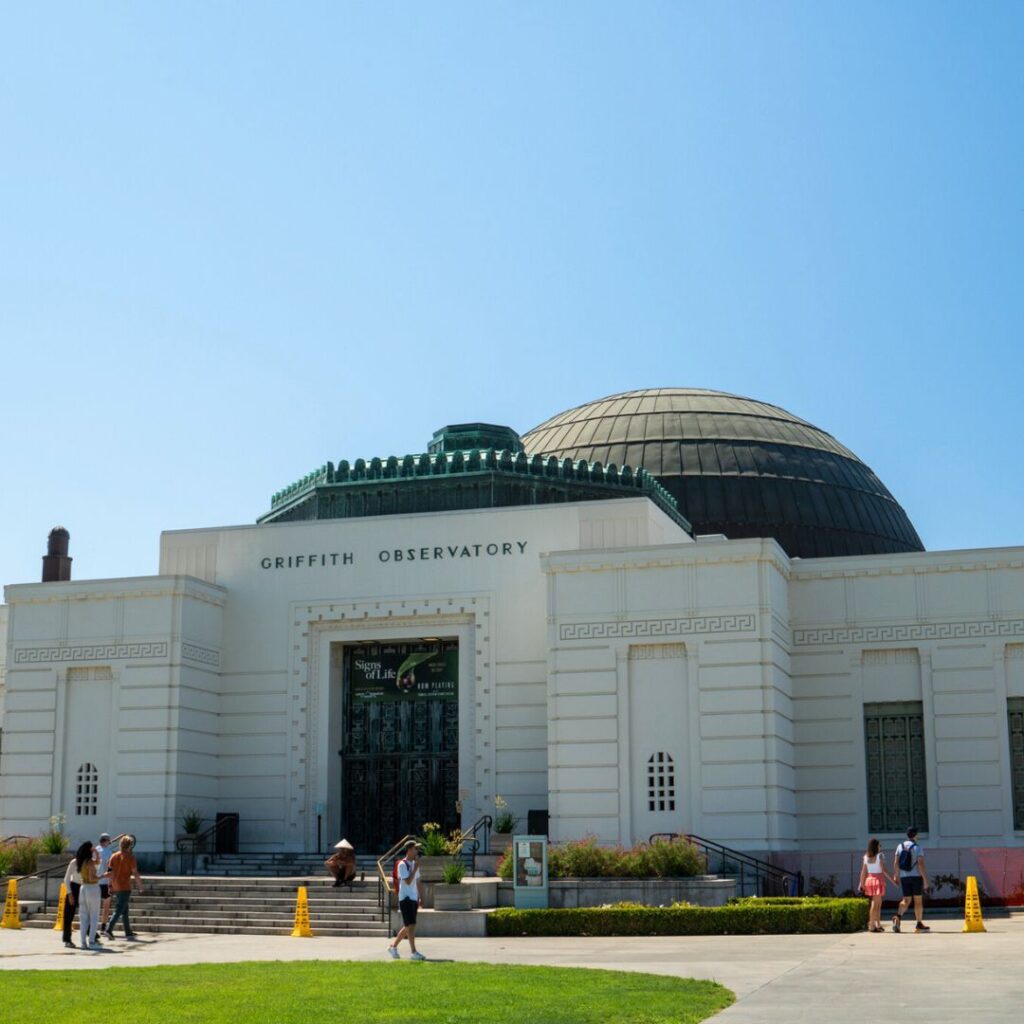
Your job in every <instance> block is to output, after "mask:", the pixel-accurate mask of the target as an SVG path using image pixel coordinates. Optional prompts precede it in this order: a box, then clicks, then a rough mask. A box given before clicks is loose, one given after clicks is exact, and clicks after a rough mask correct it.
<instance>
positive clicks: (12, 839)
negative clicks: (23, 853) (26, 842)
mask: <svg viewBox="0 0 1024 1024" xmlns="http://www.w3.org/2000/svg"><path fill="white" fill-rule="evenodd" d="M22 839H35V836H23V835H21V834H20V833H17V832H16V833H15V834H14V835H13V836H8V837H7V838H6V839H0V846H9V845H10V844H11V843H17V842H20V841H21V840H22Z"/></svg>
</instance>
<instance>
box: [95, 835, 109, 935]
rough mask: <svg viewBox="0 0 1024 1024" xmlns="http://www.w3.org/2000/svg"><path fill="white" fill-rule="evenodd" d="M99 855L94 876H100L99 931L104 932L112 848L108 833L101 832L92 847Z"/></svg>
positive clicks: (107, 909)
mask: <svg viewBox="0 0 1024 1024" xmlns="http://www.w3.org/2000/svg"><path fill="white" fill-rule="evenodd" d="M93 849H94V850H95V851H96V853H97V854H98V855H99V862H98V863H97V865H96V874H98V875H99V876H100V931H101V932H102V931H105V930H106V927H107V919H108V918H109V917H110V882H109V881H108V879H107V865H108V864H109V863H110V855H111V854H112V853H113V852H114V848H113V847H112V846H111V845H110V833H109V832H101V833H100V841H99V842H98V843H97V844H96V846H94V847H93Z"/></svg>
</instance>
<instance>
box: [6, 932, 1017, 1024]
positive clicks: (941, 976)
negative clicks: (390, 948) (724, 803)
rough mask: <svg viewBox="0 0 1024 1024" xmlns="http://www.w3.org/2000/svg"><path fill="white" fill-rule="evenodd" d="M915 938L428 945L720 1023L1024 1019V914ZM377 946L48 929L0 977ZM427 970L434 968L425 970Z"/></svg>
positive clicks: (16, 951) (20, 942) (377, 947)
mask: <svg viewBox="0 0 1024 1024" xmlns="http://www.w3.org/2000/svg"><path fill="white" fill-rule="evenodd" d="M931 924H932V929H933V930H932V932H931V933H930V934H928V935H915V934H914V933H913V932H912V931H911V932H904V933H903V934H901V935H892V934H890V933H886V934H885V935H869V934H867V933H859V934H856V935H772V936H712V937H692V938H689V937H688V938H654V937H651V938H632V939H626V938H594V939H561V938H530V939H527V938H522V939H441V938H437V939H423V940H422V941H421V944H420V945H421V948H422V950H423V952H424V953H426V955H427V956H428V957H429V958H430V959H432V960H444V961H453V960H454V961H461V962H468V961H483V962H488V963H515V964H548V965H552V966H559V967H589V968H595V967H597V968H608V969H614V970H624V971H647V972H650V973H653V974H671V975H676V976H678V977H692V978H709V979H712V980H714V981H718V982H721V983H722V984H723V985H725V986H727V987H728V988H730V989H732V991H733V992H735V993H736V999H737V1001H736V1004H735V1005H734V1006H732V1007H731V1008H730V1009H728V1010H726V1011H725V1012H724V1013H722V1014H721V1015H720V1016H719V1017H718V1018H716V1020H721V1021H723V1022H733V1024H739V1022H749V1024H755V1022H756V1024H772V1022H775V1021H779V1022H787V1024H791V1022H793V1021H809V1022H810V1021H814V1022H816V1024H820V1022H821V1021H823V1020H827V1021H828V1022H829V1024H863V1022H864V1021H866V1020H870V1019H872V1018H877V1017H880V1016H883V1017H885V1018H887V1019H890V1020H891V1019H895V1018H899V1019H909V1018H910V1017H913V1018H915V1019H927V1020H928V1021H929V1024H936V1022H958V1021H968V1020H970V1021H972V1022H973V1024H986V1022H989V1021H1014V1022H1016V1021H1019V1020H1020V1019H1021V1007H1022V1005H1024V975H1022V971H1021V964H1022V963H1024V915H1016V916H1013V917H1010V918H995V919H993V920H990V921H987V922H986V926H987V928H988V931H987V932H986V933H985V934H977V935H964V934H962V933H961V931H960V928H961V922H960V921H959V920H955V919H952V918H947V919H933V920H932V922H931ZM384 958H385V955H384V942H383V941H381V940H380V939H361V938H312V939H292V938H286V937H278V936H260V937H258V938H253V937H251V936H245V937H239V936H230V935H173V934H161V935H154V936H153V937H152V938H150V939H144V940H143V941H141V942H137V943H134V944H131V943H126V942H124V941H123V940H120V939H119V940H117V941H116V942H114V943H113V944H109V943H108V944H107V945H106V947H105V948H104V949H103V951H102V952H96V953H87V952H82V951H80V950H79V951H74V952H72V951H71V950H65V949H64V948H63V946H61V943H60V936H59V935H58V934H55V933H54V932H50V931H42V930H37V929H23V930H21V931H0V969H8V970H17V969H51V970H52V969H65V968H72V969H76V970H90V969H98V968H104V967H128V966H131V967H143V966H147V965H153V964H192V963H207V962H208V963H218V962H219V963H226V962H230V961H240V960H384ZM417 969H422V970H429V969H430V966H429V964H424V965H423V966H422V967H421V968H417Z"/></svg>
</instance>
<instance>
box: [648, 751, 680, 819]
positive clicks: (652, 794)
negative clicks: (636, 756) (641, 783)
mask: <svg viewBox="0 0 1024 1024" xmlns="http://www.w3.org/2000/svg"><path fill="white" fill-rule="evenodd" d="M647 809H648V810H649V811H674V810H675V809H676V769H675V763H674V762H673V760H672V755H671V754H666V753H665V751H663V750H659V751H658V752H657V753H656V754H651V756H650V757H649V758H648V759H647Z"/></svg>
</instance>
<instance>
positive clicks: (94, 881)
mask: <svg viewBox="0 0 1024 1024" xmlns="http://www.w3.org/2000/svg"><path fill="white" fill-rule="evenodd" d="M98 860H99V858H98V857H97V855H96V853H95V851H94V850H93V845H92V843H91V842H89V841H88V840H86V841H85V842H84V843H82V845H81V846H80V847H79V848H78V852H77V853H76V854H75V864H76V865H77V866H78V874H79V875H80V876H81V878H82V884H81V886H80V888H79V890H78V930H79V934H80V936H81V939H82V949H99V948H100V944H99V942H98V941H97V939H96V929H97V928H98V927H99V923H100V878H99V875H98V874H97V872H96V864H97V862H98Z"/></svg>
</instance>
